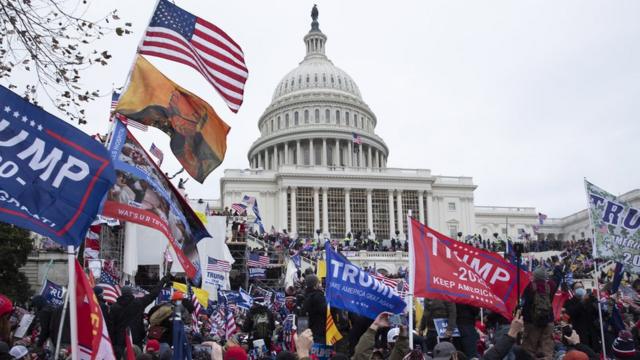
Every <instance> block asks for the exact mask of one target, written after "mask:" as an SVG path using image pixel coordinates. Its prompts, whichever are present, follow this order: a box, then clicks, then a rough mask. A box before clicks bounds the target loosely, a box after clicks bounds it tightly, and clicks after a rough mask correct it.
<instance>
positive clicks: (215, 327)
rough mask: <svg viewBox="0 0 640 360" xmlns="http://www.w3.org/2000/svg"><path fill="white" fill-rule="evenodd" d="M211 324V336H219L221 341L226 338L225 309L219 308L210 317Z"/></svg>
mask: <svg viewBox="0 0 640 360" xmlns="http://www.w3.org/2000/svg"><path fill="white" fill-rule="evenodd" d="M209 323H210V325H211V331H210V332H209V334H211V335H217V336H219V337H220V338H221V339H222V338H224V337H225V335H226V330H225V327H226V326H225V309H224V308H223V307H222V306H219V307H218V309H217V310H215V311H214V312H213V314H211V317H209Z"/></svg>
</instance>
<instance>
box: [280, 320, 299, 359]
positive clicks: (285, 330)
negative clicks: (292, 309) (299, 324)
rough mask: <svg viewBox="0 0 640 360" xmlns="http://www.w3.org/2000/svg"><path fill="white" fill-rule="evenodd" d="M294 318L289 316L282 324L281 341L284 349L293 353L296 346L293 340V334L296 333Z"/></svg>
mask: <svg viewBox="0 0 640 360" xmlns="http://www.w3.org/2000/svg"><path fill="white" fill-rule="evenodd" d="M295 320H296V316H295V315H294V314H289V315H287V317H286V318H285V319H284V321H283V322H282V340H283V345H284V348H285V349H286V350H288V351H295V350H296V345H295V342H294V339H293V334H294V333H295V332H296V330H297V328H296V323H295Z"/></svg>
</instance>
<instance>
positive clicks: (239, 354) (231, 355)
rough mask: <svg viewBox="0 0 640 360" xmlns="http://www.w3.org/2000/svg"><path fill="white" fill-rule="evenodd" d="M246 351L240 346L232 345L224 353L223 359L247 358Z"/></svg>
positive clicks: (240, 359) (241, 359) (244, 359)
mask: <svg viewBox="0 0 640 360" xmlns="http://www.w3.org/2000/svg"><path fill="white" fill-rule="evenodd" d="M247 358H248V356H247V352H246V351H244V349H243V348H242V347H240V346H232V347H230V348H228V349H227V351H226V352H225V353H224V360H247Z"/></svg>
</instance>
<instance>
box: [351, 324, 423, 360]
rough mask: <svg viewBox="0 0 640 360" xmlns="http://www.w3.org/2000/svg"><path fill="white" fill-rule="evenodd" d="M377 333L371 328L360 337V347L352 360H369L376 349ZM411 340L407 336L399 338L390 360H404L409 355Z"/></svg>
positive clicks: (357, 346)
mask: <svg viewBox="0 0 640 360" xmlns="http://www.w3.org/2000/svg"><path fill="white" fill-rule="evenodd" d="M375 339H376V331H375V330H373V329H371V328H369V329H367V331H365V333H364V334H362V336H361V337H360V341H358V345H356V350H355V354H354V355H353V357H351V360H369V359H370V358H371V354H373V349H374V347H375ZM409 351H410V349H409V338H408V337H407V336H406V335H405V336H399V337H398V340H397V341H396V344H395V345H394V346H393V350H391V355H390V356H389V360H402V358H404V356H405V355H407V354H408V353H409Z"/></svg>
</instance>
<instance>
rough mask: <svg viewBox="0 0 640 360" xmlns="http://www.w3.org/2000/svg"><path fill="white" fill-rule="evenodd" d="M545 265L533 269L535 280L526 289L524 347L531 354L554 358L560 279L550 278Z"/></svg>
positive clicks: (523, 312) (523, 313)
mask: <svg viewBox="0 0 640 360" xmlns="http://www.w3.org/2000/svg"><path fill="white" fill-rule="evenodd" d="M548 277H549V276H548V274H547V271H546V270H545V268H544V267H539V268H537V269H536V270H534V271H533V281H532V282H531V283H530V284H529V286H527V288H526V289H525V290H524V296H523V298H524V303H523V311H522V315H523V320H524V337H523V342H522V347H523V348H524V349H525V350H526V351H528V352H529V353H530V354H531V355H534V356H538V355H540V357H544V358H545V359H552V358H553V351H554V342H553V318H554V317H553V307H552V305H551V304H552V302H553V297H554V295H555V293H556V291H557V290H558V289H557V285H556V284H559V281H553V280H550V279H549V278H548Z"/></svg>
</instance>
